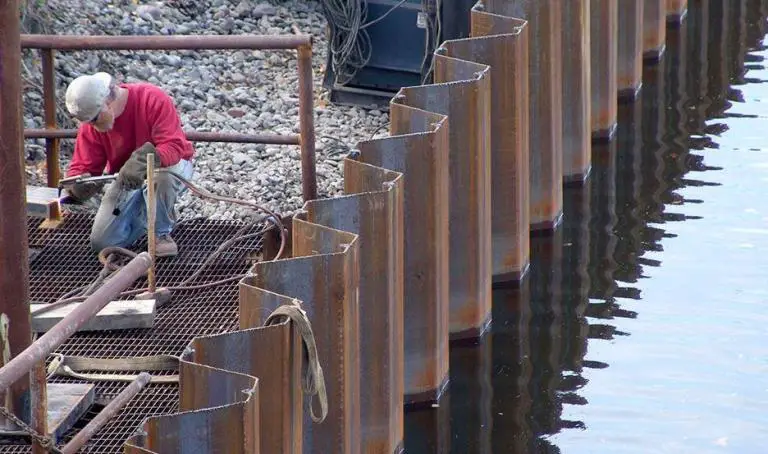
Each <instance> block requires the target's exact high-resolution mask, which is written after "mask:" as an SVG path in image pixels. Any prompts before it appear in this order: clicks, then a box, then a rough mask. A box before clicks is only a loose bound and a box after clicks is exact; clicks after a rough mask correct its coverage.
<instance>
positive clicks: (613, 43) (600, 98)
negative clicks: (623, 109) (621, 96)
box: [589, 0, 624, 140]
mask: <svg viewBox="0 0 768 454" xmlns="http://www.w3.org/2000/svg"><path fill="white" fill-rule="evenodd" d="M617 1H618V0H590V22H589V25H590V29H591V46H590V47H591V58H592V66H591V77H592V137H593V138H595V139H598V140H613V138H614V134H615V132H616V126H617V124H618V118H617V111H618V90H617V80H616V75H617V73H616V69H617V58H618V42H617V37H618V29H617V23H618V18H619V17H618V3H617ZM622 33H624V31H622Z"/></svg>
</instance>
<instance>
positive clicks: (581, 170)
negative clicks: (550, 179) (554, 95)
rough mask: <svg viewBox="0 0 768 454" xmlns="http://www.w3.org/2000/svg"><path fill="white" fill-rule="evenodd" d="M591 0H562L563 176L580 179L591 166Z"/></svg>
mask: <svg viewBox="0 0 768 454" xmlns="http://www.w3.org/2000/svg"><path fill="white" fill-rule="evenodd" d="M590 30H591V28H590V0H571V1H567V2H563V21H562V41H563V77H562V82H563V88H562V89H563V180H564V181H565V182H568V183H570V182H583V181H585V180H586V178H587V177H588V176H589V173H590V170H591V168H592V157H591V152H592V131H591V128H592V126H591V122H592V116H591V115H592V86H591V79H590V77H591V67H590V62H591V57H590V55H591V48H590V33H591V31H590Z"/></svg>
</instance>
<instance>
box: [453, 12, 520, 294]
mask: <svg viewBox="0 0 768 454" xmlns="http://www.w3.org/2000/svg"><path fill="white" fill-rule="evenodd" d="M470 30H471V31H470V33H471V37H472V38H470V39H462V40H455V41H451V42H448V43H446V45H445V46H444V48H445V50H446V56H449V57H455V58H462V59H464V60H470V61H475V62H478V63H482V64H485V65H488V66H490V79H491V94H492V95H493V100H492V102H491V118H490V144H489V147H490V165H491V171H490V172H491V174H490V182H491V195H490V197H491V257H492V274H493V280H494V281H500V282H507V281H517V280H520V279H522V278H523V277H524V275H525V274H526V273H527V271H528V269H529V262H530V254H529V239H528V230H529V224H530V217H529V213H528V206H529V204H530V179H529V178H528V168H529V159H530V157H529V148H528V147H529V137H530V130H529V111H528V109H527V107H526V106H528V105H529V99H530V98H529V90H528V87H529V85H528V77H527V74H528V73H527V68H528V28H527V22H526V21H524V20H522V19H518V18H514V17H507V16H502V15H499V14H496V13H495V11H492V10H488V9H487V8H486V7H484V6H482V4H481V3H478V4H476V5H475V7H474V8H473V9H472V11H471V15H470ZM510 62H516V63H517V64H510Z"/></svg>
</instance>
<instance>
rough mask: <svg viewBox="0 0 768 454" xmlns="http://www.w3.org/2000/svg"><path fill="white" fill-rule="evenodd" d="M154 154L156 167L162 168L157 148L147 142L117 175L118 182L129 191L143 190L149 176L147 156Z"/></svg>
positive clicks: (134, 153) (132, 155)
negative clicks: (142, 187)
mask: <svg viewBox="0 0 768 454" xmlns="http://www.w3.org/2000/svg"><path fill="white" fill-rule="evenodd" d="M148 153H154V156H155V167H160V157H159V156H158V155H157V153H156V151H155V146H154V145H152V144H151V143H149V142H147V143H145V144H144V145H142V146H141V147H139V148H137V149H136V150H135V151H134V152H133V154H131V157H130V158H128V161H126V162H125V165H124V166H123V167H122V168H121V169H120V172H119V173H118V175H117V182H118V183H119V184H120V185H121V186H122V187H123V189H127V190H129V191H133V190H136V189H139V188H141V186H142V185H143V184H144V179H145V178H146V176H147V154H148Z"/></svg>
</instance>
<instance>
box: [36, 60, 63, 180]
mask: <svg viewBox="0 0 768 454" xmlns="http://www.w3.org/2000/svg"><path fill="white" fill-rule="evenodd" d="M40 54H41V55H40V57H41V59H42V60H43V102H44V104H43V113H44V115H45V127H46V128H48V129H55V128H56V71H55V67H54V64H53V50H51V49H42V50H41V51H40ZM45 155H46V163H47V169H46V171H47V172H48V187H51V188H55V187H58V185H59V178H60V175H59V174H60V170H59V139H57V138H56V137H49V138H47V139H45Z"/></svg>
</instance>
